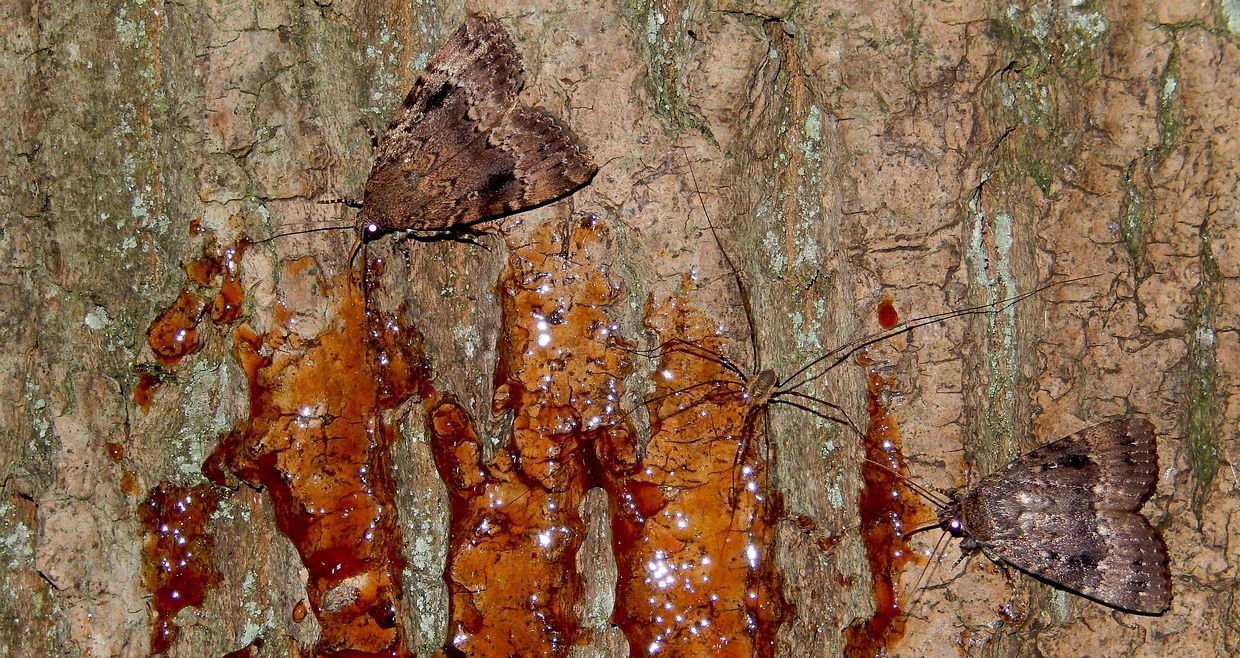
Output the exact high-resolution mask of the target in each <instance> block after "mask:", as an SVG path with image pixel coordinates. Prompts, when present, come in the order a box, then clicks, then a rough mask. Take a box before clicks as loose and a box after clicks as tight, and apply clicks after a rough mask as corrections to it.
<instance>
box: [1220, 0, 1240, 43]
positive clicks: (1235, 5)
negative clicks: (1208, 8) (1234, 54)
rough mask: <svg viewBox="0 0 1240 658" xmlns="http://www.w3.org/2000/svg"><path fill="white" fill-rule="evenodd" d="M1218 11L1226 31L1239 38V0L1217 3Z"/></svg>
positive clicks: (1223, 0)
mask: <svg viewBox="0 0 1240 658" xmlns="http://www.w3.org/2000/svg"><path fill="white" fill-rule="evenodd" d="M1218 11H1219V13H1220V14H1222V17H1223V24H1224V25H1226V26H1227V30H1228V31H1229V32H1231V33H1232V34H1234V35H1236V36H1240V0H1222V1H1221V2H1219V3H1218Z"/></svg>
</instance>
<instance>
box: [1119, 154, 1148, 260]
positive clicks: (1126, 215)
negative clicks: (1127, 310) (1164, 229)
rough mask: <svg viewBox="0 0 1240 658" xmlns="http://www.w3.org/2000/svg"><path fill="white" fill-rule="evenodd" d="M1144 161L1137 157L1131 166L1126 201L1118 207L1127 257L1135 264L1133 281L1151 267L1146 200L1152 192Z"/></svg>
mask: <svg viewBox="0 0 1240 658" xmlns="http://www.w3.org/2000/svg"><path fill="white" fill-rule="evenodd" d="M1141 163H1142V161H1141V160H1135V161H1133V162H1132V164H1130V165H1129V166H1128V171H1127V172H1125V174H1124V179H1123V181H1122V182H1121V183H1120V184H1121V185H1122V186H1123V192H1124V200H1123V202H1121V203H1120V208H1119V221H1118V224H1119V232H1120V236H1122V237H1123V240H1124V248H1125V249H1126V250H1127V251H1128V260H1129V261H1130V262H1131V264H1132V276H1133V280H1135V281H1138V282H1139V281H1141V280H1142V279H1144V278H1145V276H1146V274H1147V272H1148V270H1149V266H1148V263H1147V261H1146V254H1145V234H1146V230H1147V227H1148V226H1149V223H1150V220H1151V217H1150V212H1151V211H1150V207H1149V203H1148V202H1147V195H1148V192H1149V184H1148V181H1146V180H1144V177H1143V173H1144V171H1145V170H1144V169H1143V168H1141Z"/></svg>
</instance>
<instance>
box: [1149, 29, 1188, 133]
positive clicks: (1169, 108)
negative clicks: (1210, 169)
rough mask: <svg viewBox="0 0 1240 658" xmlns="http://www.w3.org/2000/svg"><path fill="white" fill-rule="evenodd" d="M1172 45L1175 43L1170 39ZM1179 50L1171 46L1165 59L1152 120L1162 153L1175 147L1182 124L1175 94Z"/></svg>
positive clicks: (1177, 98)
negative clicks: (1154, 122) (1156, 109)
mask: <svg viewBox="0 0 1240 658" xmlns="http://www.w3.org/2000/svg"><path fill="white" fill-rule="evenodd" d="M1172 44H1177V42H1176V41H1175V40H1174V39H1172ZM1179 76H1180V50H1179V47H1178V45H1173V46H1172V49H1171V56H1170V57H1168V58H1167V66H1165V67H1164V68H1163V72H1162V90H1161V91H1160V92H1159V94H1158V112H1157V113H1156V114H1155V116H1154V119H1155V121H1156V122H1157V124H1158V146H1159V148H1160V149H1161V150H1162V151H1163V152H1164V153H1166V152H1168V151H1170V150H1171V149H1172V148H1174V147H1175V141H1176V138H1177V137H1179V134H1180V128H1181V126H1182V124H1183V121H1184V119H1183V116H1182V114H1183V109H1182V108H1181V106H1180V103H1179V95H1178V94H1177V93H1176V92H1177V90H1178V89H1179V84H1180V77H1179Z"/></svg>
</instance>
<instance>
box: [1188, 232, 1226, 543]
mask: <svg viewBox="0 0 1240 658" xmlns="http://www.w3.org/2000/svg"><path fill="white" fill-rule="evenodd" d="M1207 228H1208V224H1207V225H1205V226H1203V227H1202V236H1203V237H1202V245H1201V274H1202V276H1201V282H1200V283H1199V284H1198V285H1197V287H1196V288H1195V289H1194V290H1193V307H1192V312H1191V313H1190V314H1189V318H1190V324H1189V326H1188V329H1189V334H1188V374H1187V380H1188V433H1187V436H1186V437H1185V440H1186V442H1187V443H1188V447H1189V456H1190V463H1191V464H1192V470H1193V498H1192V505H1193V513H1194V514H1196V516H1197V521H1198V522H1199V523H1200V522H1201V510H1202V507H1203V505H1204V504H1205V499H1206V497H1207V495H1208V493H1209V491H1210V486H1211V485H1212V484H1213V482H1214V476H1215V475H1217V474H1218V469H1219V454H1220V453H1219V446H1218V433H1219V423H1218V419H1219V418H1221V417H1222V413H1221V409H1220V406H1221V405H1220V401H1219V397H1220V393H1219V386H1218V375H1219V373H1218V359H1217V355H1216V349H1217V348H1216V335H1215V328H1214V325H1215V320H1216V317H1217V309H1216V305H1217V303H1218V301H1219V300H1218V288H1219V285H1220V281H1221V277H1220V275H1219V269H1218V263H1216V262H1215V260H1214V254H1213V253H1212V251H1211V248H1210V238H1209V234H1208V233H1207Z"/></svg>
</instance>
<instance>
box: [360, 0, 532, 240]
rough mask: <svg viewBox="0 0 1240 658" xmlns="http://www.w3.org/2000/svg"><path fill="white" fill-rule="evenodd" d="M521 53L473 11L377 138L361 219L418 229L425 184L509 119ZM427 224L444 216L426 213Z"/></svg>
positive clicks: (518, 86) (498, 28)
mask: <svg viewBox="0 0 1240 658" xmlns="http://www.w3.org/2000/svg"><path fill="white" fill-rule="evenodd" d="M521 84H522V81H521V59H520V56H519V55H518V54H517V50H516V46H515V45H513V43H512V39H510V38H509V37H508V34H507V33H506V32H504V29H503V27H502V26H501V25H500V24H499V22H498V21H496V20H495V19H494V18H492V17H491V16H490V15H488V14H475V15H472V16H470V17H469V18H468V19H467V20H466V21H465V24H464V25H462V26H461V27H460V28H459V29H458V30H457V31H456V32H454V33H453V34H452V36H451V37H449V38H448V40H447V41H445V42H444V44H443V45H442V46H440V47H439V50H437V51H435V54H434V55H433V56H432V57H431V60H430V62H429V63H427V65H426V69H425V70H424V71H423V72H422V73H421V74H420V75H419V76H418V78H417V80H415V81H414V83H413V87H412V88H411V89H410V90H409V94H408V95H407V96H406V97H405V101H404V103H403V104H402V105H401V107H400V109H399V110H397V112H396V116H395V118H394V119H393V120H392V123H391V124H390V125H389V126H388V129H387V131H386V132H385V133H384V134H383V136H382V137H381V138H380V139H379V146H378V148H377V150H376V153H375V163H374V167H373V169H372V170H371V173H370V177H369V179H368V180H367V181H366V192H365V197H364V200H363V219H362V221H363V222H370V221H373V222H376V223H378V224H379V225H380V226H382V227H383V228H413V227H411V226H409V225H407V224H408V221H407V219H406V218H407V217H408V215H409V213H410V212H411V211H413V210H416V209H417V207H418V206H412V207H411V205H410V204H413V203H416V202H417V200H418V198H419V197H422V196H425V192H422V193H421V194H419V188H421V187H423V186H422V185H421V184H420V183H421V182H422V180H423V179H424V178H425V177H426V176H427V174H428V173H430V172H432V171H435V170H436V169H438V168H439V167H442V166H445V165H446V164H447V163H450V162H452V161H453V160H456V159H458V158H459V157H460V156H461V154H462V153H465V152H468V151H469V150H470V149H472V148H476V145H477V144H478V143H479V142H480V140H484V139H485V137H486V135H487V134H488V133H489V132H490V131H491V130H492V129H493V128H494V127H495V126H497V125H499V123H500V122H501V121H502V120H503V119H504V117H505V115H507V114H508V111H509V110H510V109H511V108H512V106H513V104H514V103H515V102H516V99H517V93H518V92H519V91H520V89H521ZM423 223H426V224H429V225H430V227H446V226H447V225H448V224H447V222H445V221H443V220H441V219H439V218H433V217H428V218H424V219H423Z"/></svg>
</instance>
